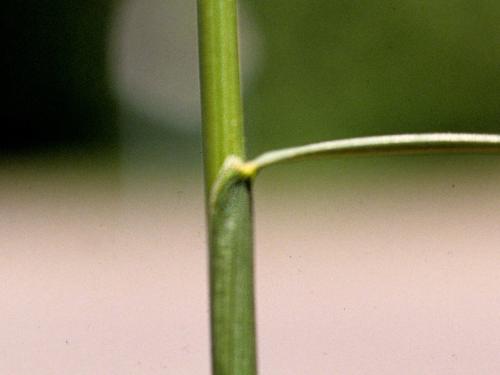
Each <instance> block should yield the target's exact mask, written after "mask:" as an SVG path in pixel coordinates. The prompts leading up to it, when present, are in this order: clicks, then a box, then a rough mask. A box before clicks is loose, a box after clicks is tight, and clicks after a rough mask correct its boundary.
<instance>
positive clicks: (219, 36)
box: [198, 0, 256, 375]
mask: <svg viewBox="0 0 500 375" xmlns="http://www.w3.org/2000/svg"><path fill="white" fill-rule="evenodd" d="M198 24H199V46H200V76H201V98H202V116H203V147H204V163H205V183H206V199H207V209H208V215H207V216H208V227H209V247H210V305H211V306H210V311H211V340H212V370H213V374H214V375H255V374H256V354H255V351H256V349H255V319H254V296H253V295H254V292H253V243H252V235H253V233H252V199H251V186H250V182H248V181H242V180H239V179H238V180H236V181H235V183H231V184H227V185H225V186H224V187H223V190H224V191H222V192H221V194H220V196H221V197H222V198H221V199H220V200H218V201H217V203H216V204H211V203H210V201H211V192H212V190H213V185H214V183H215V181H216V179H217V176H218V175H219V173H220V172H221V169H222V167H223V164H224V161H225V160H226V159H227V158H228V156H236V157H238V158H240V159H244V158H245V151H244V136H243V110H242V101H241V94H240V78H239V70H240V69H239V57H238V25H237V6H236V0H198Z"/></svg>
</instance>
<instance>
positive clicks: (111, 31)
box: [0, 0, 500, 375]
mask: <svg viewBox="0 0 500 375" xmlns="http://www.w3.org/2000/svg"><path fill="white" fill-rule="evenodd" d="M240 5H241V7H240V16H241V17H240V18H241V55H242V65H243V66H242V73H243V74H242V80H243V84H244V85H243V91H244V99H245V122H246V133H247V144H248V154H249V156H256V155H257V154H258V153H260V152H263V151H266V150H269V149H273V148H277V147H285V146H293V145H298V144H303V143H307V142H316V141H322V140H327V139H335V138H342V137H350V136H364V135H377V134H387V133H396V132H397V133H400V132H410V133H411V132H428V131H445V130H446V131H467V132H487V133H496V134H500V106H499V103H500V2H498V1H490V0H478V1H470V0H467V1H466V0H452V1H444V0H434V1H419V0H404V1H388V0H381V1H338V0H308V1H306V0H302V1H299V0H288V1H284V0H265V1H264V0H261V1H250V0H241V1H240ZM2 19H3V23H4V25H5V32H4V33H2V36H3V38H4V48H5V52H4V56H5V58H4V59H5V60H6V63H7V65H6V67H5V68H4V72H5V74H4V82H5V83H6V84H5V85H4V86H3V87H4V88H5V90H6V95H5V98H4V99H3V100H2V104H3V108H2V109H3V110H2V114H3V124H2V126H3V127H2V129H4V133H3V134H2V137H0V301H1V307H0V332H1V333H2V339H0V374H16V375H25V374H26V375H31V374H41V375H45V374H47V375H53V374H76V375H79V374H82V375H88V374H120V375H122V374H125V375H127V374H130V375H133V374H151V375H157V374H176V375H194V374H196V375H198V374H208V372H209V368H210V364H209V339H208V335H209V327H208V321H209V320H208V316H207V314H208V288H207V275H206V273H207V251H206V238H205V230H206V229H205V222H204V218H205V216H204V214H203V209H204V202H203V197H204V194H203V193H204V190H203V178H202V170H201V166H202V151H201V131H200V127H201V126H200V107H199V102H200V101H199V85H198V56H197V45H196V34H197V31H196V1H195V0H191V1H186V0H147V1H145V0H123V1H118V0H113V1H107V0H100V1H96V0H85V1H84V0H38V1H34V0H25V1H14V0H7V1H6V3H5V4H4V8H3V12H2ZM499 160H500V159H499V156H498V155H488V156H485V155H481V156H479V155H475V156H470V155H452V156H446V155H439V156H414V157H410V156H405V157H376V158H353V159H345V160H344V159H341V160H323V161H321V162H319V161H315V162H300V163H297V164H290V165H287V166H282V167H279V168H278V167H277V168H273V169H270V170H268V171H267V170H266V171H265V172H264V173H263V174H262V175H261V176H259V179H258V181H257V184H256V189H255V211H256V215H255V228H256V230H255V232H256V237H255V239H256V273H257V274H256V280H257V284H256V293H257V308H258V311H257V316H258V324H259V329H258V331H259V335H260V337H261V339H260V341H259V347H260V349H259V356H260V358H259V362H260V365H259V366H260V367H261V369H262V370H263V371H262V373H264V374H311V373H313V374H316V373H317V374H327V373H328V374H331V373H339V374H352V375H378V374H387V375H399V374H402V373H404V374H408V375H413V374H414V375H421V374H443V375H457V374H485V375H497V374H500V357H499V356H498V353H499V352H500V341H499V338H500V316H499V314H498V311H500V299H499V298H498V285H500V274H499V272H498V269H499V267H498V265H499V264H500V252H499V251H498V248H499V246H498V244H499V243H500V195H499V189H498V186H499V184H500V163H499ZM309 177H311V178H309Z"/></svg>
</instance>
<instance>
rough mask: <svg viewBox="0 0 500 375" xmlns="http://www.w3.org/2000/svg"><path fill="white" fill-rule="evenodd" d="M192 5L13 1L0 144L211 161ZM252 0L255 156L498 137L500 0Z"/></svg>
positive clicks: (246, 15)
mask: <svg viewBox="0 0 500 375" xmlns="http://www.w3.org/2000/svg"><path fill="white" fill-rule="evenodd" d="M195 7H196V4H195V2H194V1H192V2H188V3H186V2H184V1H180V0H167V1H160V0H153V1H149V2H142V3H141V2H140V1H134V0H129V1H80V0H65V1H61V0H51V1H48V0H44V1H37V2H35V1H31V0H30V1H27V2H26V1H25V2H16V1H9V2H8V3H7V5H6V10H5V12H4V18H5V24H6V31H7V32H6V33H4V35H5V36H6V38H5V41H6V43H5V45H6V57H7V69H6V75H5V76H6V87H7V95H6V98H5V99H4V101H3V102H4V111H3V113H4V129H6V133H4V136H3V137H1V140H0V142H1V143H0V150H1V154H2V155H3V156H4V157H5V156H6V155H8V156H9V159H11V157H12V156H14V157H15V156H16V155H18V156H19V155H21V156H26V155H30V157H33V158H36V156H40V155H47V153H48V154H50V155H58V156H59V157H60V156H61V155H63V158H67V157H68V155H75V154H77V155H80V156H81V155H87V156H88V155H94V157H95V158H96V160H99V159H102V160H107V161H115V162H116V163H115V162H113V163H112V165H114V166H118V165H121V164H125V165H131V166H133V167H132V169H134V168H135V167H134V166H136V167H137V169H141V170H144V169H145V170H150V171H151V172H153V173H162V172H161V170H162V169H168V166H173V165H174V166H175V165H182V166H183V168H184V167H185V166H186V165H189V166H196V167H199V165H200V163H199V161H200V144H201V142H200V130H199V128H200V124H199V121H200V120H199V117H200V116H199V99H198V82H197V80H198V77H197V51H196V20H195V17H196V9H195ZM240 8H241V9H240V10H241V12H240V13H241V18H242V27H241V28H242V37H241V39H242V47H241V48H242V60H243V71H244V74H243V81H244V87H245V90H244V97H245V119H246V132H247V135H248V137H247V143H248V149H249V154H250V155H256V154H257V153H260V152H262V151H265V150H269V149H271V148H277V147H285V146H288V145H296V144H302V143H308V142H314V141H321V140H326V139H335V138H342V137H350V136H362V135H374V134H387V133H398V132H428V131H458V132H486V133H499V132H500V106H499V103H500V5H499V3H498V2H493V1H484V0H481V1H476V2H470V1H465V0H461V1H458V0H457V1H452V2H449V1H432V2H431V1H418V0H408V1H403V2H401V1H388V0H384V1H377V2H373V1H356V2H352V1H332V0H313V1H307V2H306V1H299V0H289V1H282V0H270V1H257V2H256V1H242V2H241V7H240ZM5 134H6V136H5ZM54 152H56V153H55V154H54ZM155 165H156V166H155ZM311 168H313V167H311Z"/></svg>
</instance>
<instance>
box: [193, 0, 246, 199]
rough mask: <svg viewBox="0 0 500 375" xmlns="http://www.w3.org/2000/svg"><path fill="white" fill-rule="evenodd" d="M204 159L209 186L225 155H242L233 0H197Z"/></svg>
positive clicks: (240, 106) (208, 186)
mask: <svg viewBox="0 0 500 375" xmlns="http://www.w3.org/2000/svg"><path fill="white" fill-rule="evenodd" d="M198 28H199V36H198V39H199V53H200V78H201V100H202V116H203V142H204V160H205V174H206V181H207V188H208V189H209V190H210V189H211V187H212V184H213V182H214V181H215V179H216V177H217V175H218V173H219V169H220V168H221V167H222V164H223V163H224V160H225V159H226V157H227V156H229V155H235V156H238V157H240V158H242V159H244V158H245V151H244V138H243V109H242V102H241V94H240V77H239V72H240V69H239V57H238V33H237V31H238V24H237V9H236V0H198Z"/></svg>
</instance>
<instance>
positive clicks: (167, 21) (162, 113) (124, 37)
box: [110, 0, 262, 132]
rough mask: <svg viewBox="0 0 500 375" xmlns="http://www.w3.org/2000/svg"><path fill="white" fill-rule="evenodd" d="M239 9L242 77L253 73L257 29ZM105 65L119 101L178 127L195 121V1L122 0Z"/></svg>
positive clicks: (189, 128) (194, 124) (197, 115)
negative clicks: (109, 69)
mask: <svg viewBox="0 0 500 375" xmlns="http://www.w3.org/2000/svg"><path fill="white" fill-rule="evenodd" d="M252 21H253V20H252V19H251V14H249V13H248V11H245V9H242V8H240V29H241V37H240V39H241V47H240V49H241V55H242V56H241V59H242V61H243V64H242V65H243V71H242V74H243V82H244V83H245V84H248V83H249V82H250V81H251V78H252V76H254V75H255V72H256V68H257V66H258V65H259V64H258V63H259V60H260V58H259V57H260V53H261V50H262V48H261V45H262V43H261V40H262V38H261V37H260V34H259V32H258V30H257V28H256V25H255V23H254V22H252ZM110 68H111V70H112V71H111V73H112V77H113V85H114V87H115V90H116V91H117V95H118V97H119V99H120V101H121V103H122V104H123V105H125V106H129V107H131V108H132V110H134V111H138V112H139V113H142V114H146V115H147V116H148V117H152V118H155V119H157V120H160V122H162V123H165V124H166V125H168V126H175V127H177V128H179V129H180V130H183V131H188V132H189V131H194V130H196V127H197V126H199V121H200V120H199V119H200V97H199V96H200V95H199V77H198V50H197V20H196V2H195V1H183V0H168V1H162V0H150V1H141V0H127V1H123V2H122V4H121V6H120V7H118V8H117V11H116V15H115V20H114V24H113V26H112V31H111V40H110Z"/></svg>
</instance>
